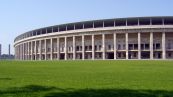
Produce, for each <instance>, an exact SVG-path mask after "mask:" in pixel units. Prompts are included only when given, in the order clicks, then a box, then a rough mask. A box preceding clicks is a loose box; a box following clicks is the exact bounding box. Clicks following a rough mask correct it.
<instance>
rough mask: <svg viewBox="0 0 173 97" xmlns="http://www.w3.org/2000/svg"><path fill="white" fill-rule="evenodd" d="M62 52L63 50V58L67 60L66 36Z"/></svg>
mask: <svg viewBox="0 0 173 97" xmlns="http://www.w3.org/2000/svg"><path fill="white" fill-rule="evenodd" d="M64 43H65V45H64V52H65V60H67V37H66V36H65V37H64Z"/></svg>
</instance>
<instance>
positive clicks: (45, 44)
mask: <svg viewBox="0 0 173 97" xmlns="http://www.w3.org/2000/svg"><path fill="white" fill-rule="evenodd" d="M44 48H45V51H44V55H45V60H47V42H46V39H44Z"/></svg>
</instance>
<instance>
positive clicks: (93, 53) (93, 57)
mask: <svg viewBox="0 0 173 97" xmlns="http://www.w3.org/2000/svg"><path fill="white" fill-rule="evenodd" d="M91 37H92V40H91V41H92V60H94V59H95V52H94V41H95V40H94V35H92V36H91Z"/></svg>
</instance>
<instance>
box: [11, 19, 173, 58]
mask: <svg viewBox="0 0 173 97" xmlns="http://www.w3.org/2000/svg"><path fill="white" fill-rule="evenodd" d="M14 42H15V43H14V47H15V59H18V60H87V59H89V60H99V59H100V60H106V59H112V60H116V59H173V17H172V16H156V17H130V18H115V19H104V20H93V21H84V22H76V23H68V24H62V25H55V26H49V27H44V28H40V29H35V30H32V31H29V32H26V33H24V34H22V35H19V36H18V37H16V39H15V40H14Z"/></svg>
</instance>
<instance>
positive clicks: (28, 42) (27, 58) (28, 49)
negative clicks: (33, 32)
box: [27, 42, 30, 60]
mask: <svg viewBox="0 0 173 97" xmlns="http://www.w3.org/2000/svg"><path fill="white" fill-rule="evenodd" d="M29 47H30V45H29V42H28V58H27V59H28V60H30V49H29Z"/></svg>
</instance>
